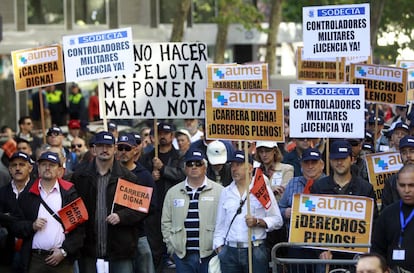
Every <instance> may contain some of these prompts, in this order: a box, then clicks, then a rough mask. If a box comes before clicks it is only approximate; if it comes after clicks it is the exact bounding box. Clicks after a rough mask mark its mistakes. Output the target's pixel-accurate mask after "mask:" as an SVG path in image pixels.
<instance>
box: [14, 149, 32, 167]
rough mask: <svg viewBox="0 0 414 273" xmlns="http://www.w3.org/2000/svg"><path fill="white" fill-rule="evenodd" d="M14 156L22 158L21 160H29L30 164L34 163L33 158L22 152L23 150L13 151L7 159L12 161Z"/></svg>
mask: <svg viewBox="0 0 414 273" xmlns="http://www.w3.org/2000/svg"><path fill="white" fill-rule="evenodd" d="M16 158H20V159H23V160H25V161H27V162H29V163H30V164H33V163H34V162H33V160H32V159H31V158H30V156H29V155H28V154H26V153H23V152H15V153H14V154H12V156H11V157H10V159H9V161H10V162H11V161H13V160H14V159H16Z"/></svg>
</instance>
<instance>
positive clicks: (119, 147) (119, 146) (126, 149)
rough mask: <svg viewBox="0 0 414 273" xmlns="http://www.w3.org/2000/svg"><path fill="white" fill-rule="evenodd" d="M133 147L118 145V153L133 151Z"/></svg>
mask: <svg viewBox="0 0 414 273" xmlns="http://www.w3.org/2000/svg"><path fill="white" fill-rule="evenodd" d="M131 150H132V147H131V146H128V145H118V151H127V152H129V151H131Z"/></svg>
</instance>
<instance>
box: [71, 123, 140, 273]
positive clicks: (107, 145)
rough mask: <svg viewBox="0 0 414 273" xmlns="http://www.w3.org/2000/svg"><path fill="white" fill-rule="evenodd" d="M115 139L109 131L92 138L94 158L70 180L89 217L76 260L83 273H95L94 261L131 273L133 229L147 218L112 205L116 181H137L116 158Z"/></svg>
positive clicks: (134, 240)
mask: <svg viewBox="0 0 414 273" xmlns="http://www.w3.org/2000/svg"><path fill="white" fill-rule="evenodd" d="M115 147H116V146H115V138H114V136H113V135H112V134H111V133H110V132H106V131H102V132H99V133H97V134H96V135H95V140H94V145H93V147H92V148H91V149H92V152H93V153H94V154H95V159H94V160H93V161H92V162H90V163H89V164H85V165H82V166H80V167H79V169H77V170H76V171H75V172H74V173H73V175H72V178H71V181H72V182H73V183H74V184H75V187H76V189H77V191H78V192H79V195H80V196H81V197H82V199H83V200H84V202H85V205H86V208H87V210H88V214H89V221H88V222H87V223H86V237H85V243H84V247H83V248H82V250H81V252H82V257H81V258H80V259H79V269H80V272H82V273H91V272H92V273H95V272H96V260H97V259H105V260H107V261H109V270H110V272H116V273H132V272H133V259H134V256H135V253H136V250H137V241H138V233H137V231H136V226H137V225H138V224H139V223H140V222H141V221H142V220H143V219H144V218H145V217H146V216H147V214H146V213H143V212H139V211H136V210H133V209H130V208H128V207H124V206H120V205H117V204H114V196H115V191H116V188H117V184H118V179H119V178H122V179H124V180H127V181H129V182H132V183H135V184H138V179H137V177H136V176H135V175H133V174H132V173H131V172H130V171H129V170H127V169H126V168H125V167H123V166H121V164H120V163H119V161H118V160H116V159H115V149H116V148H115Z"/></svg>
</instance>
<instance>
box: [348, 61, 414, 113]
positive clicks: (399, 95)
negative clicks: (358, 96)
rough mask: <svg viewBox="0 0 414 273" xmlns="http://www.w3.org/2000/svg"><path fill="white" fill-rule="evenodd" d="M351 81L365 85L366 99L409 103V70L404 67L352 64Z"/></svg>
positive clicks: (402, 103)
mask: <svg viewBox="0 0 414 273" xmlns="http://www.w3.org/2000/svg"><path fill="white" fill-rule="evenodd" d="M349 81H350V83H352V84H363V85H365V100H366V101H369V102H377V103H390V104H397V105H406V104H407V70H406V69H404V68H397V67H390V66H380V65H369V64H351V73H350V74H349Z"/></svg>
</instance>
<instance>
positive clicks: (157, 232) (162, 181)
mask: <svg viewBox="0 0 414 273" xmlns="http://www.w3.org/2000/svg"><path fill="white" fill-rule="evenodd" d="M174 131H175V128H174V126H173V125H172V124H168V123H165V122H160V123H159V124H158V147H155V149H158V157H155V149H153V150H152V151H150V152H148V153H146V154H144V155H143V157H142V158H141V163H142V165H143V166H144V167H145V168H146V169H147V170H149V171H150V172H151V174H152V177H153V179H154V181H155V188H156V192H157V203H158V204H157V207H158V210H157V211H156V212H155V213H154V214H152V215H150V216H149V217H148V219H147V223H148V225H150V226H151V229H148V233H147V236H148V239H149V242H150V245H151V249H152V255H153V259H154V265H155V270H156V272H158V273H160V272H162V269H163V260H162V258H163V254H164V253H166V247H165V244H164V243H163V241H162V233H161V212H162V205H163V202H164V198H165V194H166V193H167V191H168V190H169V189H170V188H171V187H172V186H174V185H176V184H178V183H179V182H180V181H183V180H184V179H185V173H184V169H183V164H182V160H181V158H180V155H179V153H178V151H177V150H176V149H175V148H174V146H173V145H172V141H173V138H174Z"/></svg>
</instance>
